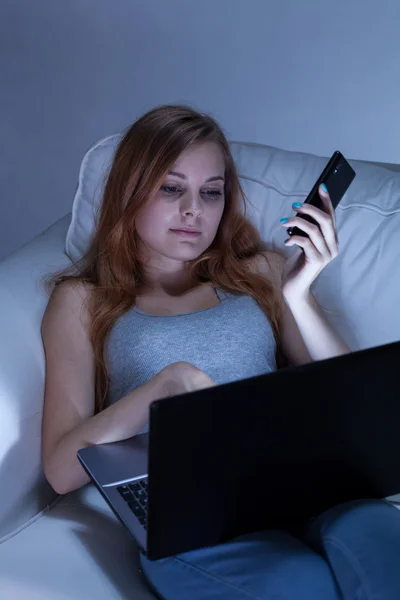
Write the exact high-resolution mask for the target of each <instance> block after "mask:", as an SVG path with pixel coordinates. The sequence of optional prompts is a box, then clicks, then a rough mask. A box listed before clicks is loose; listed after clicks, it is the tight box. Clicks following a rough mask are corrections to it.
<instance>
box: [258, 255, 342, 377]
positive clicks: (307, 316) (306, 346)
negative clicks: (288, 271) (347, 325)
mask: <svg viewBox="0 0 400 600" xmlns="http://www.w3.org/2000/svg"><path fill="white" fill-rule="evenodd" d="M262 254H263V256H265V257H266V259H267V260H263V259H260V258H257V266H258V272H259V273H260V274H263V275H264V276H266V277H268V279H269V280H270V281H271V280H272V281H273V283H274V285H275V286H276V291H277V294H278V297H279V299H280V302H281V305H282V309H283V310H282V315H283V316H282V320H281V322H280V338H281V348H282V352H283V353H284V355H285V356H286V357H287V359H288V360H289V363H290V364H292V365H302V364H305V363H309V362H312V361H314V360H322V359H324V358H331V357H332V356H337V355H339V354H346V353H348V352H350V349H349V348H348V347H347V346H346V345H345V344H344V342H343V341H342V340H341V339H340V337H339V336H338V334H337V333H336V332H335V331H334V330H333V329H332V327H331V325H330V323H329V322H328V321H327V319H326V317H325V316H324V314H323V312H322V311H321V308H320V307H319V305H318V303H317V301H316V300H315V298H314V297H313V296H312V294H311V292H310V293H309V295H308V296H303V297H302V298H301V299H296V300H295V299H294V298H293V301H291V299H290V296H289V297H288V298H285V297H284V295H283V293H282V271H283V267H284V265H285V262H286V259H285V257H284V256H283V255H282V254H280V253H278V252H262Z"/></svg>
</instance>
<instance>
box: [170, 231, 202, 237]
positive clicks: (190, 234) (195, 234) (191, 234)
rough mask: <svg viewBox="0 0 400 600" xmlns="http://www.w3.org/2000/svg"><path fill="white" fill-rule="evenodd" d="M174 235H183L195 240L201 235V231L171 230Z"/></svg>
mask: <svg viewBox="0 0 400 600" xmlns="http://www.w3.org/2000/svg"><path fill="white" fill-rule="evenodd" d="M171 231H172V233H176V234H177V235H181V236H182V237H188V238H195V237H198V236H199V235H201V232H200V231H182V230H181V229H171Z"/></svg>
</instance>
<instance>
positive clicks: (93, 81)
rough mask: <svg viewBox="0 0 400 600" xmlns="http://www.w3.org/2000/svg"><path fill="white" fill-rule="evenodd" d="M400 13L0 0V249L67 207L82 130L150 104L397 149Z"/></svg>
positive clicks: (356, 148) (393, 7) (286, 4)
mask: <svg viewBox="0 0 400 600" xmlns="http://www.w3.org/2000/svg"><path fill="white" fill-rule="evenodd" d="M399 25H400V2H399V1H398V0H380V1H374V0H335V2H332V1H331V0H303V1H299V0H201V1H198V0H168V1H166V0H141V1H139V0H67V1H65V0H1V2H0V86H1V93H0V131H1V156H0V259H1V258H2V257H4V256H6V255H7V254H9V253H10V252H12V251H13V250H15V249H16V248H18V247H19V246H20V245H21V244H23V243H25V242H26V241H28V240H29V239H30V238H32V237H33V236H34V235H35V234H37V233H38V232H40V231H41V230H43V229H44V228H46V227H47V226H48V225H50V224H51V223H52V222H54V221H55V220H56V219H58V218H59V217H61V216H62V215H64V214H65V213H66V212H68V211H69V210H70V207H71V202H72V198H73V194H74V191H75V187H76V181H77V174H78V169H79V165H80V161H81V159H82V156H83V154H84V152H85V150H86V149H87V148H88V147H89V146H90V145H91V144H92V143H93V142H95V141H96V140H97V139H98V138H100V137H102V136H104V135H107V134H110V133H114V132H116V131H119V130H120V129H121V128H123V127H125V126H127V125H128V124H129V123H130V122H131V121H133V120H134V119H135V118H136V117H137V116H139V115H140V114H141V113H142V112H144V111H145V110H147V109H149V108H150V107H152V106H154V105H156V104H161V103H167V102H185V103H190V104H192V105H194V106H196V107H198V108H200V109H201V110H205V111H209V112H211V113H212V114H213V115H214V116H215V117H216V118H217V119H219V121H220V122H221V124H222V125H223V126H224V127H225V130H226V132H227V134H228V135H229V136H230V137H231V138H234V139H237V140H245V141H255V142H259V143H267V144H270V145H276V146H280V147H283V148H288V149H294V150H303V151H309V152H314V153H317V154H323V155H328V154H330V153H331V152H332V150H334V149H335V148H340V149H341V150H342V151H343V152H344V153H345V154H346V155H348V156H349V157H351V158H358V159H366V160H376V161H387V162H400V150H399V140H400V119H399V97H400V35H399Z"/></svg>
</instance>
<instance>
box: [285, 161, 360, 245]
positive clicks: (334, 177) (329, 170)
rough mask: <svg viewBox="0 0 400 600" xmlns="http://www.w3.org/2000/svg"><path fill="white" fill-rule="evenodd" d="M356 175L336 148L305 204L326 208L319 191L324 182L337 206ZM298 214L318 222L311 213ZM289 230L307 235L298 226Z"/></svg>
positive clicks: (290, 232)
mask: <svg viewBox="0 0 400 600" xmlns="http://www.w3.org/2000/svg"><path fill="white" fill-rule="evenodd" d="M355 176H356V174H355V171H354V170H353V169H352V167H351V166H350V165H349V163H348V162H347V160H346V159H345V157H344V156H343V154H342V153H341V152H339V151H338V150H336V152H334V153H333V154H332V156H331V158H330V159H329V161H328V163H327V165H326V167H325V169H324V170H323V171H322V173H321V175H320V176H319V177H318V179H317V181H316V182H315V185H314V187H313V188H312V190H311V192H310V193H309V194H308V196H307V198H306V199H305V201H304V204H312V205H313V206H316V207H317V208H319V209H321V210H324V206H323V204H322V200H321V198H320V196H319V193H318V188H319V186H320V185H321V183H324V184H325V185H326V187H327V189H328V192H329V196H330V199H331V202H332V206H333V208H336V207H337V205H338V204H339V202H340V201H341V199H342V198H343V196H344V195H345V193H346V192H347V190H348V189H349V187H350V185H351V182H352V181H353V179H354V177H355ZM297 216H298V217H301V218H302V219H306V221H309V222H310V223H313V224H314V225H315V223H316V222H315V219H313V218H312V217H310V216H309V215H303V214H300V213H297ZM287 232H288V234H289V235H302V236H303V237H307V233H306V232H305V231H302V230H301V229H299V228H298V227H289V228H288V230H287Z"/></svg>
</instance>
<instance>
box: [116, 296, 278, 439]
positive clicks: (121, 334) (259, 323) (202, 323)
mask: <svg viewBox="0 0 400 600" xmlns="http://www.w3.org/2000/svg"><path fill="white" fill-rule="evenodd" d="M215 290H216V292H217V295H218V298H219V300H220V303H219V304H218V305H216V306H213V307H211V308H205V309H203V310H199V311H196V312H192V313H184V314H177V315H167V316H154V315H149V314H147V313H145V312H143V311H141V310H140V309H138V308H137V307H136V306H134V307H132V308H131V309H130V310H128V311H127V312H126V313H125V314H123V315H122V316H121V317H120V318H119V319H117V321H116V322H115V324H114V326H113V328H112V329H111V332H110V335H109V338H108V342H107V344H106V358H107V361H108V369H109V375H110V402H111V403H114V402H116V401H117V400H119V399H120V398H122V397H123V396H125V395H126V394H128V393H129V392H131V391H133V390H134V389H136V388H137V387H139V386H140V385H142V384H143V383H145V382H146V381H148V380H149V379H150V378H151V377H153V376H154V375H156V373H158V372H159V371H161V370H162V369H163V368H164V367H166V366H167V365H170V364H171V363H174V362H177V361H186V362H189V363H192V364H193V365H195V366H196V367H198V368H199V369H201V370H202V371H204V372H205V373H207V375H209V377H211V379H213V380H214V381H215V383H216V384H217V385H220V384H222V383H228V382H231V381H237V380H239V379H245V378H247V377H253V376H255V375H261V374H263V373H269V372H271V371H274V370H276V368H277V366H276V358H275V354H276V344H275V339H274V335H273V330H272V327H271V324H270V322H269V319H268V318H267V316H266V315H265V313H264V312H263V310H262V309H261V308H260V307H259V305H258V304H257V302H256V301H255V300H254V299H253V298H252V297H251V296H247V295H244V294H233V293H231V292H225V291H224V290H222V289H221V288H218V287H216V288H215ZM143 431H147V427H146V428H145V429H144V430H143Z"/></svg>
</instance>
